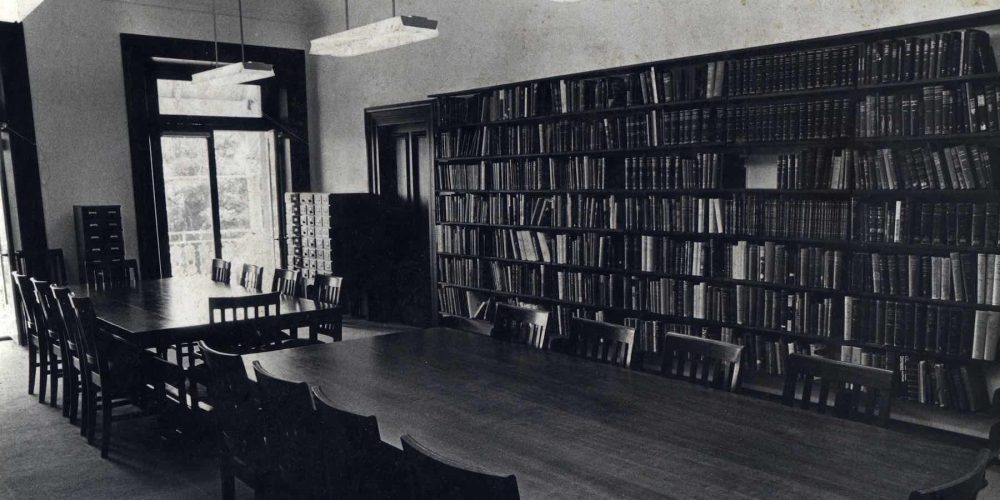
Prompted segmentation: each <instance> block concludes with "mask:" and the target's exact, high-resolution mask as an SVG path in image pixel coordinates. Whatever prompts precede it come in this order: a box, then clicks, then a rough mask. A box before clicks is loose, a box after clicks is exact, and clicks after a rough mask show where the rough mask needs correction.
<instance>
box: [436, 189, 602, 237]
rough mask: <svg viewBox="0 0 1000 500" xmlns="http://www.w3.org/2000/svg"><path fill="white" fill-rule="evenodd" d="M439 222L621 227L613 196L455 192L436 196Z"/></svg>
mask: <svg viewBox="0 0 1000 500" xmlns="http://www.w3.org/2000/svg"><path fill="white" fill-rule="evenodd" d="M436 203H437V213H438V220H439V222H464V223H475V224H511V225H513V224H517V225H528V226H552V227H590V228H604V229H614V228H617V227H618V205H619V204H618V203H617V202H616V200H615V199H614V197H613V196H603V197H602V196H590V195H582V194H580V195H572V194H565V195H552V196H535V195H525V194H491V195H480V194H469V193H466V194H460V195H459V194H456V195H448V196H438V197H437V201H436Z"/></svg>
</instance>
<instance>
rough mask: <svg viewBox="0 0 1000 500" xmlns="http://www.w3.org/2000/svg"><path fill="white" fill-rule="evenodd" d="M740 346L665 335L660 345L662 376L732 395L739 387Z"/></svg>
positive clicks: (671, 334)
mask: <svg viewBox="0 0 1000 500" xmlns="http://www.w3.org/2000/svg"><path fill="white" fill-rule="evenodd" d="M742 356H743V346H738V345H733V344H728V343H726V342H719V341H718V340H711V339H703V338H701V337H693V336H690V335H680V334H677V333H667V334H666V335H665V336H664V342H663V364H662V365H661V369H660V373H661V374H663V375H664V376H667V377H671V378H678V379H687V380H691V381H692V382H699V383H701V384H702V385H706V386H710V387H715V388H716V389H725V390H727V391H734V390H736V388H737V387H738V386H739V378H740V359H741V358H742Z"/></svg>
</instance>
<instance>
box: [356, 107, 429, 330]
mask: <svg viewBox="0 0 1000 500" xmlns="http://www.w3.org/2000/svg"><path fill="white" fill-rule="evenodd" d="M432 109H433V108H432V103H431V101H421V102H415V103H406V104H398V105H391V106H382V107H378V108H369V109H366V110H365V121H366V131H367V139H368V166H369V168H368V184H369V190H370V192H371V193H372V194H373V195H375V196H377V198H378V202H379V206H380V207H382V217H383V220H384V226H385V227H386V229H387V233H388V234H387V236H388V241H387V244H386V249H385V251H384V252H383V255H381V256H380V258H381V259H382V260H383V265H378V266H375V268H376V269H382V270H383V271H382V273H381V274H382V276H379V277H378V278H377V279H379V281H380V283H381V285H382V286H379V287H378V288H377V289H378V290H380V295H381V296H380V297H379V298H378V299H379V300H378V304H379V306H380V307H378V308H377V311H376V313H377V314H376V316H377V317H378V319H380V320H383V321H393V322H400V323H405V324H411V325H418V326H426V325H430V324H432V323H433V321H434V317H435V315H434V314H433V311H434V309H433V297H434V284H433V281H432V274H431V268H432V264H433V263H432V261H431V251H430V244H431V241H432V239H431V229H432V228H431V224H430V221H431V213H432V212H431V210H432V207H433V203H432V202H433V199H432V196H433V189H432V175H433V165H432V164H431V162H432V159H433V158H434V155H433V149H432V148H433V141H431V140H430V138H431V137H433V121H432V116H433V113H432Z"/></svg>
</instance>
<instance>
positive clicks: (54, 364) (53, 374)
mask: <svg viewBox="0 0 1000 500" xmlns="http://www.w3.org/2000/svg"><path fill="white" fill-rule="evenodd" d="M49 380H50V381H51V382H52V383H51V384H50V385H51V386H52V387H49V406H53V407H55V406H58V405H57V402H58V401H59V360H58V359H56V357H55V356H53V355H52V354H49Z"/></svg>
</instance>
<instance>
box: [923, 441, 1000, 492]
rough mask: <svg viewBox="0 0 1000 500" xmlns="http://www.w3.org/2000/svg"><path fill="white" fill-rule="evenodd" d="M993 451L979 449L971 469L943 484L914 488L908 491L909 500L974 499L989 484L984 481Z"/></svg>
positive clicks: (993, 454)
mask: <svg viewBox="0 0 1000 500" xmlns="http://www.w3.org/2000/svg"><path fill="white" fill-rule="evenodd" d="M994 456H995V453H993V452H991V451H990V450H988V449H985V448H984V449H982V450H979V455H978V456H976V462H975V464H974V465H973V467H972V469H971V470H970V471H969V472H967V473H966V474H964V475H963V476H962V477H960V478H958V479H955V480H954V481H950V482H947V483H945V484H942V485H939V486H935V487H933V488H926V489H923V490H916V491H913V492H911V493H910V500H975V499H976V497H977V496H978V495H979V492H980V491H982V490H983V489H985V488H986V486H987V485H988V484H989V482H988V481H986V467H987V466H988V465H989V464H990V461H991V460H993V458H994Z"/></svg>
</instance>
